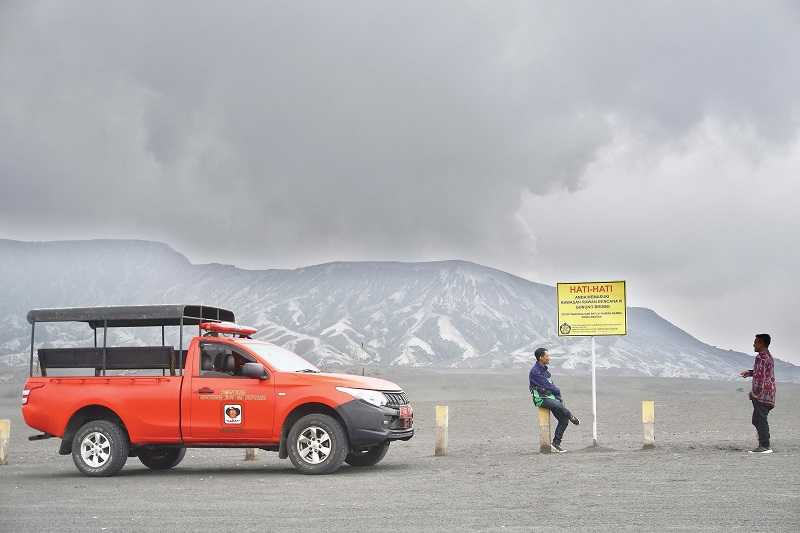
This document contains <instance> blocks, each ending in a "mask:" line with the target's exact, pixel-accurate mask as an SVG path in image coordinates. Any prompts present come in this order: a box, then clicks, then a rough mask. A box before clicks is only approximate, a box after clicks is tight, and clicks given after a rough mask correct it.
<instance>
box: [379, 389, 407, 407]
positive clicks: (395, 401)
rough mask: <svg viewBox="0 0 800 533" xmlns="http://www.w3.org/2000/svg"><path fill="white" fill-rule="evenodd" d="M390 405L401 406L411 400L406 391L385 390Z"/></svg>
mask: <svg viewBox="0 0 800 533" xmlns="http://www.w3.org/2000/svg"><path fill="white" fill-rule="evenodd" d="M383 394H385V395H386V400H387V401H388V403H387V404H386V405H388V406H389V407H400V406H401V405H408V404H409V403H410V402H409V400H408V396H406V393H405V392H402V391H401V392H384V393H383Z"/></svg>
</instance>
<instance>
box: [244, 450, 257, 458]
mask: <svg viewBox="0 0 800 533" xmlns="http://www.w3.org/2000/svg"><path fill="white" fill-rule="evenodd" d="M244 460H245V461H255V460H256V449H255V448H245V449H244Z"/></svg>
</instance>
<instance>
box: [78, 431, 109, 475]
mask: <svg viewBox="0 0 800 533" xmlns="http://www.w3.org/2000/svg"><path fill="white" fill-rule="evenodd" d="M110 457H111V441H109V440H108V437H106V436H105V435H103V434H102V433H100V432H99V431H93V432H91V433H89V434H88V435H86V436H85V437H84V438H83V440H82V441H81V458H82V459H83V462H84V463H86V464H87V465H88V466H90V467H92V468H100V467H101V466H103V465H104V464H106V463H107V462H108V460H109V458H110Z"/></svg>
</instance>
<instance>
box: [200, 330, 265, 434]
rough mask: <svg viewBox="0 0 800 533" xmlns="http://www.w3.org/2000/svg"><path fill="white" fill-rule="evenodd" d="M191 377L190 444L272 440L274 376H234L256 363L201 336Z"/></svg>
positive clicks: (221, 344)
mask: <svg viewBox="0 0 800 533" xmlns="http://www.w3.org/2000/svg"><path fill="white" fill-rule="evenodd" d="M199 348H200V349H199V356H200V357H199V358H196V359H195V361H194V365H193V366H194V367H195V368H194V369H193V370H192V381H191V406H190V415H189V435H190V436H189V438H188V439H186V440H189V441H193V442H206V443H216V442H254V443H255V442H269V441H272V440H274V439H273V428H272V425H273V417H274V407H275V404H274V401H275V400H274V394H273V391H274V390H275V386H274V378H273V377H272V376H268V378H267V379H266V380H261V379H258V378H250V377H244V376H241V375H240V371H241V368H242V365H244V363H250V362H253V363H255V362H257V361H256V359H255V358H254V357H253V356H251V355H249V354H248V353H247V352H245V351H244V350H239V349H237V348H236V347H234V346H232V345H230V344H227V343H224V342H218V341H214V340H201V341H200V346H199Z"/></svg>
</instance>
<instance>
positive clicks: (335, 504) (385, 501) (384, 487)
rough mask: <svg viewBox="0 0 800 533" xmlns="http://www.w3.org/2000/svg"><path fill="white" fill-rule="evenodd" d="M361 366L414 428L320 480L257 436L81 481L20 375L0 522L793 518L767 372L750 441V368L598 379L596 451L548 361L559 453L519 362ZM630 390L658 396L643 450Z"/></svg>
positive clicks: (18, 527) (572, 391)
mask: <svg viewBox="0 0 800 533" xmlns="http://www.w3.org/2000/svg"><path fill="white" fill-rule="evenodd" d="M368 374H372V375H380V376H381V377H387V378H389V379H391V380H393V381H396V382H398V383H399V384H401V385H402V386H403V387H404V388H405V389H406V391H407V392H408V393H409V395H410V396H411V398H412V400H413V401H414V406H415V413H416V426H417V432H418V433H417V436H416V437H415V438H414V439H412V440H411V441H410V442H407V443H402V442H401V443H396V444H393V445H392V446H391V448H390V450H389V453H388V455H387V457H386V459H385V460H384V461H383V462H382V463H381V464H380V465H378V466H377V467H373V468H365V469H358V468H351V467H348V466H344V467H343V468H342V469H341V470H340V471H339V472H338V473H336V474H334V475H330V476H316V477H311V476H303V475H300V474H297V473H296V472H295V471H294V470H293V469H292V466H291V463H290V462H289V461H288V460H286V461H281V460H279V459H278V458H277V454H273V453H268V452H263V451H260V450H259V451H258V452H257V456H256V457H257V460H256V461H255V462H247V463H245V462H244V461H243V460H242V459H243V457H244V451H243V450H236V449H234V450H199V449H193V450H189V453H187V456H186V459H185V460H184V462H183V463H181V465H180V466H178V467H177V468H176V469H175V470H173V471H169V472H151V471H149V470H148V469H146V468H145V467H144V466H142V465H141V463H139V461H138V459H136V458H131V459H129V461H128V464H127V466H126V467H125V469H124V470H123V471H122V472H121V474H120V475H118V476H117V477H113V478H99V479H94V478H87V477H84V476H82V475H80V474H79V473H78V472H77V470H76V469H75V467H74V465H73V464H72V458H71V457H68V456H65V457H62V456H58V455H57V452H56V449H57V442H58V441H57V440H47V441H39V442H28V441H27V436H28V435H30V434H32V433H33V430H31V429H30V428H27V427H26V426H25V425H24V424H23V423H22V420H21V418H20V413H19V390H20V389H21V386H20V385H13V386H11V385H4V386H2V388H0V418H10V419H11V421H12V439H11V445H10V449H11V457H10V464H9V465H7V466H0V531H9V532H11V531H14V532H18V531H34V530H35V531H179V530H180V531H199V530H204V531H211V530H221V531H251V530H252V531H256V530H258V531H316V532H320V531H354V532H360V531H364V532H373V531H378V530H386V531H533V530H542V531H544V530H545V529H546V530H551V531H552V530H580V531H620V530H630V531H665V530H670V531H674V530H677V531H684V530H687V531H755V530H759V531H792V532H796V531H800V409H798V406H800V385H789V384H779V385H778V407H777V408H776V409H775V410H774V411H773V412H772V414H771V415H770V423H771V426H772V434H773V447H774V449H775V453H774V454H772V455H767V456H751V455H748V454H747V453H746V450H747V449H749V448H752V447H754V446H755V444H756V441H755V431H754V429H753V427H752V426H751V425H750V415H751V410H752V407H751V406H750V404H749V402H748V400H747V394H746V391H747V390H748V388H749V382H746V381H745V380H738V381H733V382H710V381H701V380H683V379H681V380H679V379H657V378H647V379H644V378H620V377H604V376H600V377H599V378H598V387H599V394H598V405H599V410H598V411H599V412H598V416H599V421H598V428H599V437H600V444H601V446H602V448H601V451H595V450H593V449H591V448H589V445H590V444H591V442H592V435H591V390H590V386H591V385H590V380H589V378H578V377H559V376H555V379H556V382H557V383H558V384H559V385H560V386H561V388H562V390H563V391H564V396H565V399H566V400H567V403H568V406H569V407H570V408H571V409H572V410H573V411H574V412H575V414H576V415H577V416H578V417H579V418H581V420H582V422H583V423H582V424H581V425H580V426H577V427H575V426H570V428H569V429H568V430H567V433H566V436H565V439H564V443H563V444H564V446H565V447H567V448H568V449H569V450H570V452H569V453H566V454H563V455H542V454H539V453H538V451H537V449H538V445H537V440H538V434H537V428H536V425H535V424H536V421H535V420H536V419H535V412H534V409H533V407H532V405H531V401H530V396H529V395H528V394H527V383H526V380H527V373H526V371H525V370H524V369H522V370H517V371H502V372H489V371H463V370H462V371H433V370H408V369H403V370H397V371H394V370H385V371H380V372H377V371H372V372H368ZM739 389H741V390H739ZM644 399H653V400H655V401H656V443H657V448H656V449H654V450H646V451H645V450H641V439H642V424H641V400H644ZM437 403H442V404H447V405H449V406H450V434H449V437H450V448H449V455H448V456H447V457H433V441H434V431H433V411H434V406H435V405H436V404H437Z"/></svg>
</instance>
